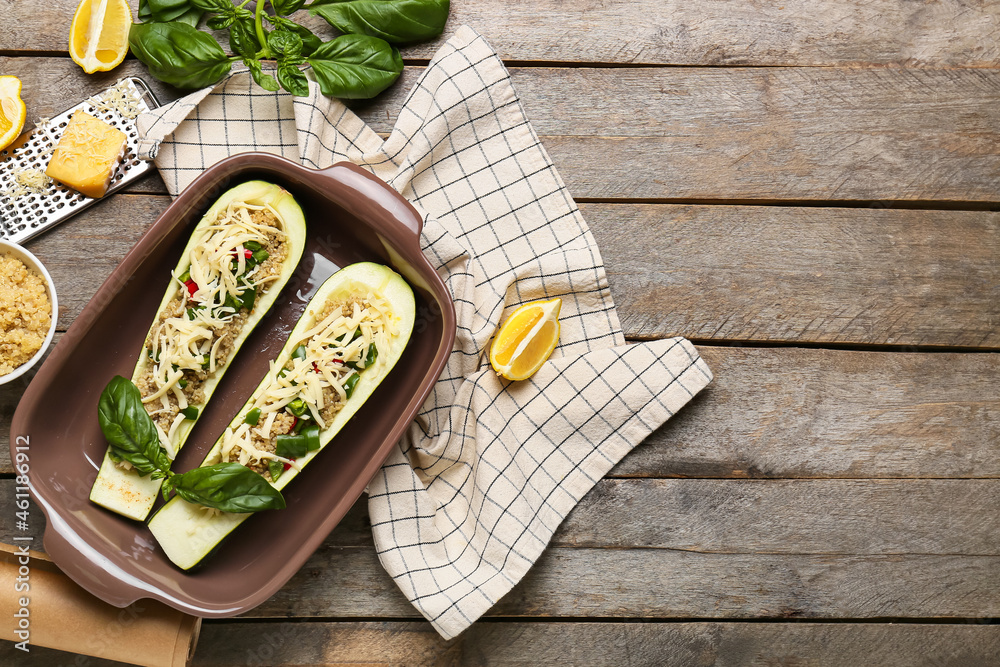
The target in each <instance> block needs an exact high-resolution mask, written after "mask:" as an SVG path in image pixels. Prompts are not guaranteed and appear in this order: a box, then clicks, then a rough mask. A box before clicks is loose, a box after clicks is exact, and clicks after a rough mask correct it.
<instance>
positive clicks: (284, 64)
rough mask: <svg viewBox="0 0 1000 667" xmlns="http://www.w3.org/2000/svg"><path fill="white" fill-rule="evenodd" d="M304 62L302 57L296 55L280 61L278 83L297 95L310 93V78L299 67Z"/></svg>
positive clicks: (303, 95)
mask: <svg viewBox="0 0 1000 667" xmlns="http://www.w3.org/2000/svg"><path fill="white" fill-rule="evenodd" d="M302 62H303V60H302V58H295V57H290V58H283V59H281V60H279V61H278V83H280V84H281V87H282V88H284V89H285V90H287V91H288V92H290V93H291V94H292V95H295V96H296V97H305V96H306V95H308V94H309V80H308V79H306V75H305V74H303V73H302V70H300V69H299V65H300V64H302Z"/></svg>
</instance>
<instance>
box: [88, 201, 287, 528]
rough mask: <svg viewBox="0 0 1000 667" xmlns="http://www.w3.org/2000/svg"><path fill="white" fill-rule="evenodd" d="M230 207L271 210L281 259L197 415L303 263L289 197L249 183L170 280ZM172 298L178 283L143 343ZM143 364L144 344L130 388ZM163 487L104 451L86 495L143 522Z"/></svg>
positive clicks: (183, 432) (179, 442) (187, 428)
mask: <svg viewBox="0 0 1000 667" xmlns="http://www.w3.org/2000/svg"><path fill="white" fill-rule="evenodd" d="M234 201H240V202H244V203H247V204H252V205H257V206H263V205H265V204H267V205H269V206H270V207H271V208H273V209H274V211H276V212H277V214H278V216H279V217H280V218H281V220H282V222H283V223H284V228H285V229H284V231H285V243H286V244H287V246H286V252H285V258H284V260H283V261H282V268H281V272H280V275H279V277H278V279H277V280H274V281H273V282H272V283H271V284H270V287H268V289H267V291H266V292H265V293H264V294H262V295H261V296H260V298H259V299H256V301H255V302H254V304H253V307H252V310H251V312H250V316H249V317H248V318H247V320H246V322H245V323H244V326H243V328H242V330H241V333H240V334H239V335H238V337H237V338H236V339H235V340H234V341H233V347H232V351H231V352H230V353H229V356H228V359H227V360H226V363H225V364H223V365H222V366H221V367H220V368H218V369H216V371H215V373H213V374H211V375H209V377H208V378H207V379H206V380H205V381H204V382H203V383H202V385H201V386H202V389H203V392H204V401H203V402H202V403H200V404H198V405H196V406H195V407H197V408H198V410H199V415H200V413H201V411H202V409H203V407H204V406H205V405H206V404H207V403H208V402H209V400H210V399H211V397H212V393H213V392H214V391H215V388H216V387H217V386H218V384H219V381H220V380H221V379H222V376H223V375H224V374H225V372H226V369H228V368H229V366H230V364H231V363H232V361H233V359H234V357H235V355H236V354H237V352H239V349H240V347H241V346H242V345H243V342H244V341H245V340H246V338H247V336H249V335H250V333H251V332H252V331H253V329H254V327H255V326H256V325H257V323H258V322H259V321H260V320H261V318H262V317H264V315H265V314H266V313H267V311H268V310H269V309H270V308H271V306H272V305H273V304H274V302H275V301H276V300H277V298H278V293H279V292H281V288H282V287H283V286H284V285H285V283H287V282H288V279H289V278H291V276H292V273H294V271H295V268H296V267H297V266H298V263H299V259H301V257H302V252H303V250H304V249H305V242H306V222H305V216H304V215H303V213H302V209H301V208H300V207H299V205H298V203H297V202H296V201H295V199H294V198H293V197H292V195H291V194H290V193H288V192H287V191H286V190H284V189H282V188H280V187H278V186H277V185H273V184H271V183H266V182H264V181H248V182H246V183H242V184H240V185H238V186H236V187H234V188H232V189H231V190H228V191H227V192H225V193H224V194H223V195H222V196H221V197H219V199H218V201H216V202H215V204H213V205H212V207H211V208H210V209H209V210H208V212H206V213H205V215H204V216H203V217H202V219H201V220H200V221H199V222H198V224H197V226H196V227H195V229H194V230H192V233H191V240H190V241H188V244H187V246H185V248H184V252H182V253H181V259H180V261H179V262H178V263H177V267H176V269H175V273H174V275H175V276H181V275H182V274H183V273H184V272H185V271H187V270H188V268H189V266H190V264H191V260H190V254H191V251H192V248H194V246H195V245H196V240H197V239H196V236H197V233H196V232H197V231H199V230H201V229H203V228H204V227H206V226H208V225H211V224H213V223H214V222H215V221H216V220H217V218H218V217H219V215H220V213H222V212H224V211H225V210H226V208H227V207H228V206H229V204H230V203H232V202H234ZM177 292H178V287H177V283H176V282H174V281H173V280H171V282H170V286H169V287H168V288H167V291H166V292H165V293H164V295H163V299H162V300H161V301H160V306H159V308H158V309H157V314H156V317H154V318H153V323H152V325H150V331H149V333H147V337H148V336H149V335H150V334H151V333H152V331H153V328H154V327H156V325H157V322H158V321H159V316H160V313H162V312H163V311H164V309H165V308H166V307H167V306H168V305H169V304H170V302H171V301H172V300H173V299H174V298H175V297H176V296H177ZM148 364H149V357H148V356H147V353H146V347H145V342H144V343H143V348H142V352H140V354H139V360H138V362H137V363H136V365H135V370H134V371H133V373H132V382H133V383H135V382H137V381H138V380H139V379H140V378H141V377H142V376H143V374H144V373H145V372H146V370H147V367H148ZM192 405H193V404H192ZM196 421H197V419H185V420H184V421H183V422H182V423H181V424H180V425H179V426H178V427H177V431H176V435H175V438H176V445H175V446H176V449H175V451H174V452H171V453H170V455H171V458H173V456H175V455H176V453H177V452H178V451H180V449H181V447H183V445H184V443H185V442H186V441H187V438H188V436H189V435H190V433H191V429H192V428H194V424H195V422H196ZM162 483H163V480H160V479H150V478H149V477H140V476H139V474H138V473H136V472H135V471H134V470H127V469H125V468H122V467H119V466H118V465H116V464H115V462H114V461H113V460H112V459H111V457H110V448H109V449H108V452H106V453H105V455H104V460H103V462H102V463H101V469H100V471H99V472H98V474H97V479H96V480H95V481H94V486H93V488H92V489H91V491H90V500H91V501H93V502H94V503H97V504H98V505H100V506H102V507H105V508H107V509H109V510H111V511H113V512H117V513H118V514H121V515H123V516H126V517H128V518H130V519H135V520H137V521H144V520H145V519H146V517H147V516H148V515H149V511H150V510H151V509H152V508H153V503H154V501H155V500H156V496H157V494H158V493H159V491H160V486H161V485H162Z"/></svg>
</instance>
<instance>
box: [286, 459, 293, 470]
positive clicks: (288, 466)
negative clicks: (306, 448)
mask: <svg viewBox="0 0 1000 667" xmlns="http://www.w3.org/2000/svg"><path fill="white" fill-rule="evenodd" d="M294 460H295V459H292V461H294ZM291 467H292V464H291V463H286V464H285V470H288V469H289V468H291Z"/></svg>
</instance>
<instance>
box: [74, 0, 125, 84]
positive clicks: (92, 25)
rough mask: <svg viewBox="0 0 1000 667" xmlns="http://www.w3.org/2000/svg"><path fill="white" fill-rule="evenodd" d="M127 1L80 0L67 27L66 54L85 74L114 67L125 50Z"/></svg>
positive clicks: (122, 58) (122, 56)
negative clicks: (70, 23)
mask: <svg viewBox="0 0 1000 667" xmlns="http://www.w3.org/2000/svg"><path fill="white" fill-rule="evenodd" d="M131 27H132V10H131V9H129V6H128V2H126V0H81V1H80V4H79V5H78V6H77V8H76V14H74V15H73V25H71V26H70V29H69V55H70V57H71V58H72V59H73V62H75V63H76V64H77V65H79V66H80V67H82V68H83V71H84V72H86V73H87V74H93V73H94V72H107V71H108V70H110V69H114V68H115V67H116V66H117V65H118V63H120V62H121V61H122V60H124V59H125V54H127V53H128V31H129V28H131Z"/></svg>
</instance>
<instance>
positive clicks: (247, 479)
mask: <svg viewBox="0 0 1000 667" xmlns="http://www.w3.org/2000/svg"><path fill="white" fill-rule="evenodd" d="M163 488H164V494H165V495H166V494H168V493H169V492H170V490H173V491H176V492H177V495H179V496H180V497H181V498H183V499H184V500H186V501H188V502H189V503H195V504H197V505H202V506H204V507H213V508H215V509H217V510H221V511H223V512H237V513H245V512H260V511H262V510H272V509H284V508H285V499H284V498H283V497H282V495H281V492H280V491H278V490H277V489H276V488H274V487H273V486H271V485H270V484H269V483H268V482H267V480H266V479H264V478H263V477H262V476H261V475H258V474H257V473H255V472H254V471H253V470H250V469H249V468H247V467H246V466H242V465H240V464H239V463H216V464H215V465H211V466H204V467H201V468H194V469H193V470H189V471H188V472H186V473H183V474H180V475H174V476H172V477H170V478H169V479H167V480H166V481H164V483H163Z"/></svg>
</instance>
